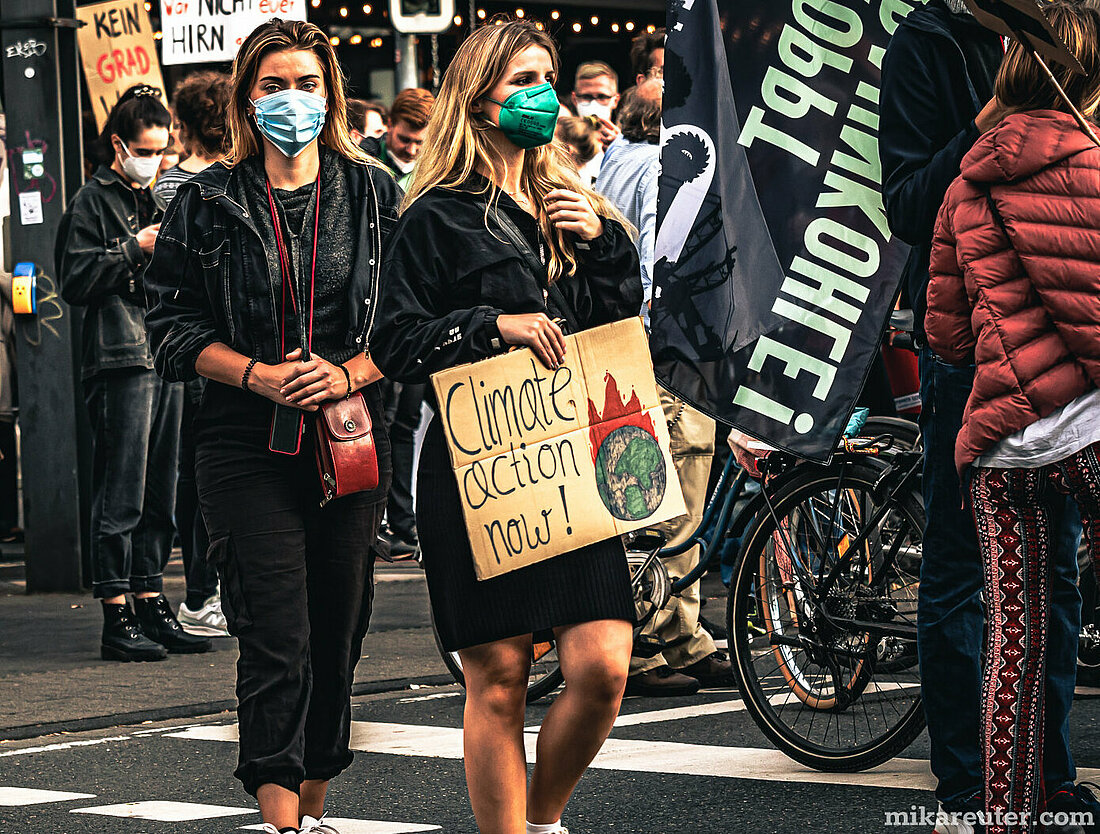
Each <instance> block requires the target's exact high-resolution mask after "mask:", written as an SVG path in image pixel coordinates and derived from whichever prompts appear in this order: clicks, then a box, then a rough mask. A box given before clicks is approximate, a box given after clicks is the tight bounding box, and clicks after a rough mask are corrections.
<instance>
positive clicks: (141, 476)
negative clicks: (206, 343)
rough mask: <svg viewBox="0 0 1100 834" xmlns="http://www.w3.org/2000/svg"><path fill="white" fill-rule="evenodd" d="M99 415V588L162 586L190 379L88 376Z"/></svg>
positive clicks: (94, 536) (95, 465) (91, 405)
mask: <svg viewBox="0 0 1100 834" xmlns="http://www.w3.org/2000/svg"><path fill="white" fill-rule="evenodd" d="M84 399H85V402H86V404H87V406H88V416H89V418H91V423H92V437H93V457H92V531H91V538H90V542H91V557H92V558H91V562H92V593H93V594H94V595H95V596H96V597H97V598H99V599H104V598H110V597H115V596H119V595H120V594H124V593H126V592H127V591H134V592H136V593H140V592H142V591H159V590H161V587H162V583H163V572H164V566H165V564H167V562H168V557H169V555H170V554H171V552H172V535H173V533H174V530H175V526H174V524H173V523H172V510H173V508H174V505H175V501H176V466H177V464H178V459H179V440H180V414H181V412H182V410H183V386H182V385H177V384H170V383H167V382H165V381H164V380H162V379H161V378H160V377H159V376H157V375H156V373H155V372H154V371H149V370H145V369H144V368H125V369H122V370H112V371H104V372H102V373H100V374H97V375H96V376H94V377H92V378H91V379H88V380H85V382H84Z"/></svg>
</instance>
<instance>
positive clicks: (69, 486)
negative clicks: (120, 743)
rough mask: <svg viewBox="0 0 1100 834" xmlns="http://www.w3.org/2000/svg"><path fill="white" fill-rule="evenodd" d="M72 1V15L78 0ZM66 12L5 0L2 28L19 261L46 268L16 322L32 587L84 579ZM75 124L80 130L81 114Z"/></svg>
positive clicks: (70, 54)
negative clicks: (70, 264)
mask: <svg viewBox="0 0 1100 834" xmlns="http://www.w3.org/2000/svg"><path fill="white" fill-rule="evenodd" d="M66 5H67V9H66V10H67V11H68V12H69V15H68V16H69V17H71V16H72V15H71V12H72V2H71V0H66ZM58 12H59V9H58V3H57V2H56V0H0V17H4V18H8V19H9V20H10V19H11V18H13V17H16V16H18V17H19V18H22V19H23V20H21V21H20V24H21V25H20V27H19V28H6V29H4V30H3V32H0V49H2V51H0V60H3V62H4V63H3V70H4V71H3V79H4V105H5V110H6V112H7V123H8V160H9V169H8V182H9V183H10V188H11V204H12V221H11V251H12V262H13V263H17V262H20V261H31V262H33V263H35V264H37V266H38V269H39V278H38V293H37V296H38V314H37V315H25V316H19V317H18V321H17V323H16V339H17V346H18V374H19V399H20V415H19V426H20V433H21V438H22V454H23V467H22V468H23V506H24V518H25V526H26V561H27V568H26V570H27V591H28V592H37V591H79V590H80V589H81V562H80V524H79V489H78V479H77V445H76V397H75V381H74V378H73V345H72V335H71V333H72V331H71V322H72V312H71V311H70V309H69V307H68V305H66V304H65V303H64V302H63V301H62V300H61V299H60V298H59V297H58V293H57V277H56V276H57V271H56V266H55V264H54V258H53V244H54V237H55V235H56V233H57V227H58V224H59V222H60V220H61V215H62V214H63V212H64V207H65V203H66V200H67V198H68V197H70V196H72V195H71V194H70V193H68V191H67V185H68V184H69V183H70V182H73V181H74V178H73V176H72V172H71V170H67V168H66V160H65V155H64V153H63V150H64V148H65V147H66V146H67V143H66V142H65V139H64V135H63V130H62V120H63V114H65V113H69V114H70V115H68V116H64V118H65V120H66V121H68V120H69V119H71V118H73V117H72V116H71V112H72V109H71V103H72V102H73V101H74V100H78V99H77V98H76V96H77V94H78V92H79V89H78V87H77V86H76V85H77V84H78V83H79V80H78V76H77V75H76V74H75V73H74V72H72V71H71V69H70V70H68V71H66V72H65V74H64V75H62V71H61V67H62V66H65V67H69V68H75V66H76V61H75V52H76V36H75V30H74V29H72V28H65V27H59V26H58V25H57V24H56V21H57V19H58V18H59V17H60V15H59V13H58ZM24 27H25V28H24ZM67 105H70V106H67ZM69 127H70V129H75V130H77V131H79V129H80V128H79V118H78V117H77V119H76V121H75V122H72V123H71V124H70V125H69ZM78 136H79V134H78ZM25 152H30V156H28V159H31V158H33V156H34V155H36V154H37V152H41V153H42V162H41V165H42V169H41V170H39V169H38V168H37V167H36V166H34V165H29V166H28V165H25V164H24V153H25ZM71 163H72V164H75V165H79V164H80V160H79V157H78V158H77V159H75V160H71Z"/></svg>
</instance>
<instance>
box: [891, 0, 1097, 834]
mask: <svg viewBox="0 0 1100 834" xmlns="http://www.w3.org/2000/svg"><path fill="white" fill-rule="evenodd" d="M1003 56H1004V46H1003V44H1002V42H1001V39H1000V37H999V36H997V35H996V34H994V33H993V32H990V31H989V30H987V29H985V28H984V27H983V26H981V25H980V24H979V23H978V22H977V21H976V20H975V19H974V18H973V16H972V15H971V14H970V12H969V10H968V9H967V7H966V5H965V3H964V2H963V0H931V1H930V2H929V3H928V4H927V5H926V6H923V7H918V8H917V9H915V10H914V11H913V12H911V13H910V14H909V16H908V17H907V18H906V19H905V20H903V21H902V23H901V25H900V26H899V27H898V29H897V31H896V32H895V33H894V36H893V38H892V39H891V41H890V45H889V47H888V49H887V51H886V57H885V59H884V61H883V67H882V97H881V131H880V135H879V152H880V155H881V159H882V171H883V198H884V202H885V207H886V215H887V219H888V220H889V223H890V229H891V231H892V232H893V233H894V234H895V235H897V236H898V237H899V238H900V239H902V240H903V241H905V242H906V243H908V244H910V245H911V246H912V247H913V249H912V251H911V252H910V255H909V260H908V262H907V263H906V265H905V271H904V274H903V283H904V292H905V293H906V295H907V296H908V300H909V303H910V305H911V306H912V308H913V314H914V339H915V341H916V342H917V343H918V344H919V345H920V346H921V351H920V372H921V400H922V403H923V408H922V411H921V427H922V432H923V438H924V471H923V478H922V484H923V491H924V502H925V509H926V513H927V522H926V525H925V530H924V548H923V556H922V559H921V575H920V591H919V596H918V616H917V629H918V630H917V648H918V653H919V655H920V664H921V668H923V669H935V670H936V674H934V675H925V676H923V678H922V680H921V694H922V697H923V702H924V710H925V715H926V717H927V719H928V735H929V741H930V748H931V750H930V759H931V767H932V772H933V774H935V776H936V779H937V787H936V798H937V799H938V800H939V803H940V805H941V807H942V809H943V810H944V811H946V812H948V814H947V815H946V817H945V819H943V820H942V821H941V822H940V823H939V824H938V826H937V828H936V831H937V832H938V834H971V832H972V831H973V829H972V828H971V826H970V825H969V824H968V823H967V822H966V821H965V820H964V819H962V818H955V817H952V816H951V813H950V812H956V811H957V812H967V811H976V810H980V809H981V805H982V798H981V790H982V770H981V755H980V742H979V738H980V729H981V721H980V705H981V681H982V676H981V675H982V673H981V662H980V660H981V658H980V655H981V647H982V634H983V628H984V613H983V609H982V603H981V598H980V594H981V589H982V562H981V558H980V556H979V553H978V544H977V538H976V535H977V534H976V532H975V529H974V518H973V515H972V514H971V513H970V512H969V510H967V509H964V505H963V496H962V492H961V489H960V486H959V476H958V472H957V471H956V469H955V464H954V444H955V438H956V436H957V435H958V433H959V428H960V426H961V425H962V421H963V410H964V408H965V406H966V401H967V398H968V397H969V395H970V392H971V388H972V387H973V383H974V367H973V365H969V366H968V365H963V366H959V367H952V366H950V365H948V364H946V363H945V362H943V361H941V360H940V359H939V358H937V357H936V355H935V353H934V352H933V351H932V350H931V349H930V348H929V347H928V346H927V343H926V342H927V339H926V337H925V334H924V313H925V308H926V298H925V289H926V287H927V283H928V264H929V257H930V253H931V248H932V234H933V229H934V224H935V220H936V215H937V212H938V211H939V209H940V206H941V204H942V203H943V197H944V194H945V192H946V191H947V187H948V186H949V185H950V184H951V182H952V180H954V179H955V177H957V176H958V174H959V166H960V162H961V161H962V158H963V156H964V155H965V154H966V153H967V151H969V150H970V148H971V147H972V146H973V144H974V142H975V141H977V139H978V137H979V136H980V135H981V134H982V133H983V132H985V131H986V130H989V129H990V128H991V127H993V126H994V125H995V124H996V123H997V122H998V121H999V119H1000V117H1001V106H1000V105H999V104H998V102H997V101H996V99H995V97H994V95H993V81H994V78H995V76H996V73H997V69H998V67H999V66H1000V64H1001V61H1002V59H1003ZM1051 501H1052V503H1053V504H1054V505H1057V506H1052V509H1053V510H1055V511H1056V515H1057V516H1059V517H1063V516H1064V517H1065V518H1064V519H1063V520H1062V521H1060V522H1059V523H1057V524H1056V525H1055V527H1054V529H1055V530H1056V531H1057V533H1056V535H1057V544H1056V548H1058V550H1059V552H1061V548H1067V549H1068V550H1069V551H1070V552H1073V551H1074V550H1075V549H1076V540H1077V532H1078V531H1079V529H1080V528H1079V526H1077V525H1076V524H1075V521H1074V517H1075V515H1076V511H1075V509H1074V508H1073V507H1072V505H1070V506H1069V507H1068V508H1067V507H1066V503H1067V502H1066V500H1065V499H1064V498H1062V497H1061V496H1057V497H1052V498H1051ZM1059 564H1061V562H1059ZM1075 579H1076V572H1069V571H1056V572H1055V574H1054V577H1053V588H1052V611H1053V616H1052V618H1051V621H1050V632H1051V633H1050V641H1051V644H1052V645H1063V644H1064V643H1065V641H1064V639H1063V638H1062V637H1061V636H1059V635H1064V634H1070V633H1072V634H1073V635H1075V636H1076V634H1077V631H1078V629H1079V618H1080V597H1079V595H1078V593H1077V589H1076V586H1075ZM1047 660H1048V662H1047V667H1046V679H1047V693H1046V694H1047V711H1046V721H1047V729H1046V733H1045V739H1046V740H1047V742H1048V744H1050V748H1049V750H1048V751H1047V752H1046V753H1045V754H1044V756H1043V771H1044V777H1045V779H1046V790H1047V793H1048V795H1054V794H1055V793H1057V792H1058V791H1060V790H1062V789H1064V788H1066V787H1067V786H1069V785H1072V784H1073V781H1074V779H1075V777H1076V769H1075V768H1074V765H1073V760H1072V758H1070V757H1069V756H1068V755H1067V751H1068V746H1067V744H1066V743H1065V739H1067V738H1068V732H1069V727H1068V716H1069V708H1070V705H1071V703H1072V699H1073V689H1074V672H1075V658H1074V656H1073V654H1072V653H1067V654H1065V655H1064V656H1063V655H1056V654H1051V655H1049V656H1048V659H1047ZM1059 737H1061V739H1062V741H1061V742H1059Z"/></svg>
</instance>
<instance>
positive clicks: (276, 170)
mask: <svg viewBox="0 0 1100 834" xmlns="http://www.w3.org/2000/svg"><path fill="white" fill-rule="evenodd" d="M228 123H229V143H230V151H229V155H228V157H227V158H226V160H224V161H222V162H218V163H215V164H214V165H212V166H210V167H209V168H207V169H206V170H205V171H203V172H202V173H200V174H197V175H196V176H195V177H194V178H192V179H191V180H188V181H187V182H186V183H184V184H183V185H181V186H180V188H179V192H178V194H177V196H176V199H175V200H174V201H173V202H172V204H171V205H170V206H169V208H168V211H167V214H166V216H165V218H164V223H163V225H162V227H161V233H160V238H159V239H158V242H157V246H156V250H155V252H154V254H153V260H152V263H151V264H150V267H149V270H148V272H147V274H146V275H147V277H146V281H147V286H146V289H147V291H148V293H149V296H150V298H151V299H152V301H153V307H152V309H151V310H150V312H149V314H148V317H147V319H146V323H147V325H148V328H149V333H150V339H151V342H152V346H153V351H154V361H155V363H156V369H157V371H158V372H159V373H160V374H161V375H163V376H164V377H165V378H167V379H189V378H192V377H194V376H195V375H196V374H200V375H202V376H204V377H206V378H207V379H208V380H209V382H208V384H207V386H206V391H205V393H204V395H203V400H202V404H201V406H200V408H199V413H198V416H197V418H196V423H195V433H196V479H197V481H198V491H199V500H200V503H201V505H202V511H203V516H204V518H205V519H206V523H207V527H208V530H209V535H210V541H211V546H210V553H209V558H210V559H212V560H213V561H214V562H215V563H216V564H217V565H218V571H219V575H220V580H221V585H222V608H223V612H224V614H225V618H226V623H227V625H228V628H229V631H230V632H231V633H232V634H234V635H236V637H237V638H238V644H239V647H240V653H241V657H240V661H239V663H238V666H237V699H238V702H239V706H238V711H237V712H238V717H239V722H240V739H241V743H240V753H239V757H240V758H239V766H238V768H237V770H236V776H237V777H238V778H239V779H240V780H241V782H242V783H243V784H244V787H245V789H246V790H247V791H249V792H250V793H252V794H254V795H255V796H256V798H257V800H258V801H259V805H260V810H261V812H262V814H263V818H264V823H265V826H266V827H265V830H266V831H268V832H285V831H299V830H301V831H316V832H326V834H330V832H333V831H334V829H332V827H331V826H327V825H324V824H323V823H319V822H318V819H319V818H320V817H321V816H322V812H323V805H324V798H325V792H326V789H327V786H328V783H329V780H330V779H332V778H333V777H334V776H336V775H337V774H339V773H340V772H341V771H343V770H344V769H345V768H346V767H347V766H348V765H349V764H350V762H351V758H352V756H351V753H350V751H349V749H348V742H349V734H350V718H351V703H350V695H351V683H352V674H353V671H354V669H355V664H356V662H357V661H358V659H359V653H360V647H361V644H362V640H363V635H364V634H365V632H366V630H367V622H368V619H369V617H370V610H371V600H372V596H373V589H372V579H373V561H372V555H371V547H372V544H373V543H374V540H375V536H376V534H377V530H378V525H379V523H380V521H381V518H382V513H383V510H384V507H385V496H386V491H387V489H388V486H389V483H388V482H389V473H390V468H389V447H388V443H387V439H386V433H385V430H384V423H383V415H382V409H381V400H380V397H379V394H378V392H377V386H375V385H373V383H374V382H376V381H377V380H378V379H379V378H380V374H379V372H378V370H377V368H376V367H375V365H374V363H373V362H372V361H371V358H370V354H369V350H370V342H371V327H372V323H373V321H374V318H375V317H374V308H375V305H376V304H377V302H378V290H379V283H378V282H379V265H380V259H381V246H382V242H383V239H384V237H385V236H386V234H387V232H388V231H389V230H390V229H391V228H392V227H393V224H394V222H395V221H396V209H397V205H396V203H397V200H398V198H399V194H400V191H399V190H398V188H397V186H396V184H395V183H394V181H393V177H392V176H391V175H390V174H389V173H387V172H386V171H385V169H383V168H382V167H381V166H380V165H378V164H376V163H373V162H372V161H371V160H370V159H369V158H368V157H367V156H366V155H365V154H364V153H363V152H362V151H360V150H359V148H358V147H357V146H356V145H355V144H354V143H353V142H352V141H351V138H350V136H349V134H348V128H347V118H346V98H345V91H344V77H343V74H342V72H341V70H340V67H339V65H338V63H337V61H336V56H335V53H334V51H333V49H332V46H331V45H330V44H329V41H328V38H327V37H326V36H325V35H324V33H323V32H321V30H320V29H318V28H317V27H316V26H314V25H313V24H310V23H304V22H295V21H280V20H272V21H270V22H268V23H265V24H263V25H261V26H260V27H259V28H257V29H256V30H255V31H254V32H253V33H252V34H251V35H249V37H248V38H246V39H245V41H244V43H243V44H242V45H241V49H240V52H239V53H238V55H237V58H236V61H235V62H234V67H233V81H232V89H231V93H230V101H229V108H228ZM303 348H304V349H305V355H303ZM358 391H363V393H364V395H365V397H366V400H367V405H368V409H369V412H370V415H371V419H372V421H373V434H374V440H375V443H376V447H377V453H378V465H379V475H380V477H379V484H378V487H377V489H375V490H372V491H369V492H360V493H356V494H353V495H348V496H345V497H343V498H337V499H336V500H334V501H332V502H330V503H328V504H326V505H325V506H324V507H321V506H320V503H319V501H320V498H321V485H320V478H319V474H318V470H317V464H316V462H315V459H314V451H313V443H314V438H313V433H314V418H313V416H312V412H316V411H317V409H318V407H319V406H320V405H321V404H322V403H324V402H326V401H329V400H336V399H340V398H345V397H349V396H351V395H352V394H353V393H355V392H358ZM302 428H304V434H303V432H302V430H301V429H302Z"/></svg>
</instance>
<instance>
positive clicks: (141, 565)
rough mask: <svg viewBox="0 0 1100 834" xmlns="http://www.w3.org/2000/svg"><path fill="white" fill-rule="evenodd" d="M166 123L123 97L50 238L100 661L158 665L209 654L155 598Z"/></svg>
mask: <svg viewBox="0 0 1100 834" xmlns="http://www.w3.org/2000/svg"><path fill="white" fill-rule="evenodd" d="M170 123H171V120H170V117H169V115H168V111H167V110H166V109H165V107H164V105H163V104H162V103H161V91H160V90H158V89H155V88H153V87H150V86H148V85H144V84H143V85H140V86H136V87H131V88H130V89H129V90H127V91H126V92H125V93H124V94H123V95H122V97H121V98H120V99H119V101H118V103H117V104H116V105H115V106H114V107H113V108H112V109H111V113H110V115H109V116H108V117H107V122H106V124H105V125H104V126H103V133H102V134H101V136H100V145H101V150H102V151H104V152H105V153H104V156H105V158H106V159H109V160H110V162H107V163H106V164H104V165H101V166H100V167H99V169H98V170H97V171H96V172H95V175H94V176H92V177H91V178H90V179H89V180H88V182H86V183H85V184H84V186H83V187H82V188H81V189H80V191H78V192H77V194H76V196H75V197H74V198H73V200H72V202H71V203H70V204H69V207H68V209H67V210H66V212H65V216H64V218H62V221H61V226H60V228H59V229H58V235H57V252H56V255H57V265H58V273H59V275H60V276H61V295H62V297H63V298H64V299H65V300H66V301H67V302H69V303H70V304H72V305H74V306H78V307H82V308H84V313H83V345H82V348H83V350H82V354H83V355H82V361H81V376H82V378H83V382H84V397H85V403H86V404H87V406H88V417H89V419H90V421H91V425H92V433H93V449H94V454H93V461H92V508H91V535H90V549H91V566H92V593H93V594H94V595H95V596H96V597H97V598H98V599H99V600H100V602H101V604H102V606H103V620H104V622H103V634H102V638H101V641H100V656H101V657H102V658H103V659H104V660H120V661H127V662H129V661H149V660H163V659H164V658H165V657H167V655H168V653H169V652H173V653H197V652H204V651H206V650H207V649H209V648H210V641H209V640H207V639H206V638H201V637H194V636H192V635H189V634H186V633H184V631H183V629H182V628H180V625H179V622H178V621H177V620H176V616H175V614H174V613H173V612H172V609H171V607H170V606H169V605H168V601H167V599H165V597H164V595H163V594H162V593H161V588H162V585H163V578H162V572H163V570H164V566H165V565H166V564H167V563H168V557H169V555H171V551H172V532H173V529H172V505H173V503H174V501H175V493H176V462H177V457H178V454H179V431H180V412H181V409H182V406H183V391H182V389H181V387H180V386H179V385H169V384H167V383H165V382H164V381H162V380H161V379H160V378H159V377H157V375H156V374H155V373H154V372H153V360H152V356H151V355H150V351H149V344H148V341H147V340H146V338H145V328H144V326H143V325H142V317H143V316H144V315H145V293H144V292H142V287H141V274H142V271H143V270H144V269H145V267H146V265H147V264H148V263H149V255H150V253H151V252H152V251H153V244H154V242H155V241H156V239H157V229H158V226H159V220H160V210H159V209H158V208H157V206H156V203H155V202H154V200H153V195H152V192H151V191H150V190H149V185H150V184H151V183H152V182H153V178H154V177H156V175H157V170H158V169H159V167H160V163H161V158H162V156H163V155H164V152H165V150H166V149H167V147H168V142H169V137H168V127H169V125H170ZM127 593H130V594H133V597H134V607H133V609H131V608H130V604H129V602H127V599H126V594H127ZM135 615H136V616H135Z"/></svg>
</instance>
